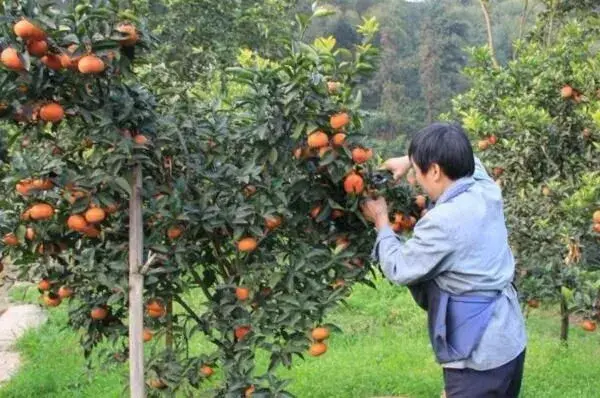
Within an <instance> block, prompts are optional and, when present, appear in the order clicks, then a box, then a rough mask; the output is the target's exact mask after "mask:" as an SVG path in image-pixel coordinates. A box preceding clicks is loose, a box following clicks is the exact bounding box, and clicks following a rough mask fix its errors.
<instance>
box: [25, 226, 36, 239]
mask: <svg viewBox="0 0 600 398" xmlns="http://www.w3.org/2000/svg"><path fill="white" fill-rule="evenodd" d="M25 239H27V240H34V239H35V229H33V228H31V227H29V228H27V230H26V231H25Z"/></svg>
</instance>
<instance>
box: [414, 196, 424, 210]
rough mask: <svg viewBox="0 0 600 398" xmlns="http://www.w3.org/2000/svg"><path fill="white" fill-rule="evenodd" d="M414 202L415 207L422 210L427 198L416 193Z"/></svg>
mask: <svg viewBox="0 0 600 398" xmlns="http://www.w3.org/2000/svg"><path fill="white" fill-rule="evenodd" d="M415 204H416V205H417V207H418V208H419V209H421V210H422V209H424V208H425V206H426V205H427V198H425V196H423V195H417V196H416V197H415Z"/></svg>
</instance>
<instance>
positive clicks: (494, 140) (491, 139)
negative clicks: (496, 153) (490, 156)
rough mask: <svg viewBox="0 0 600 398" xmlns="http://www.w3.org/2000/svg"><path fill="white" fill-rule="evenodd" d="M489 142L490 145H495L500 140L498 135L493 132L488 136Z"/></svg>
mask: <svg viewBox="0 0 600 398" xmlns="http://www.w3.org/2000/svg"><path fill="white" fill-rule="evenodd" d="M488 142H489V143H490V145H495V144H496V143H497V142H498V137H496V136H495V135H493V134H492V135H490V136H489V137H488Z"/></svg>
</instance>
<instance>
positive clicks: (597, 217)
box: [592, 210, 600, 223]
mask: <svg viewBox="0 0 600 398" xmlns="http://www.w3.org/2000/svg"><path fill="white" fill-rule="evenodd" d="M592 220H593V221H594V222H595V223H599V222H600V210H596V211H595V212H594V214H593V215H592Z"/></svg>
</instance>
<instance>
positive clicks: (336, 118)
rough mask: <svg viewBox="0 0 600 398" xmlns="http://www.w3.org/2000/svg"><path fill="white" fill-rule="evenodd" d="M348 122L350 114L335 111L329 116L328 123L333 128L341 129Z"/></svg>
mask: <svg viewBox="0 0 600 398" xmlns="http://www.w3.org/2000/svg"><path fill="white" fill-rule="evenodd" d="M348 123H350V115H348V114H347V113H346V112H340V113H336V114H335V115H332V116H331V117H330V118H329V124H330V125H331V128H332V129H334V130H337V129H341V128H342V127H344V126H345V125H347V124H348Z"/></svg>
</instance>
